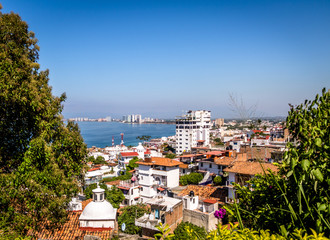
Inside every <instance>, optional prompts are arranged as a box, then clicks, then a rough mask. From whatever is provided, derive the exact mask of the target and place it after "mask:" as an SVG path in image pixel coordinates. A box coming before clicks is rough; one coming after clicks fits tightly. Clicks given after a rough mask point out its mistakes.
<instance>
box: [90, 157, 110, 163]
mask: <svg viewBox="0 0 330 240" xmlns="http://www.w3.org/2000/svg"><path fill="white" fill-rule="evenodd" d="M93 163H94V164H107V161H105V159H104V157H102V156H97V158H96V159H95V160H94V161H93Z"/></svg>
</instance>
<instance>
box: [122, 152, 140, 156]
mask: <svg viewBox="0 0 330 240" xmlns="http://www.w3.org/2000/svg"><path fill="white" fill-rule="evenodd" d="M120 155H122V156H123V157H134V156H139V154H138V153H137V152H121V153H120Z"/></svg>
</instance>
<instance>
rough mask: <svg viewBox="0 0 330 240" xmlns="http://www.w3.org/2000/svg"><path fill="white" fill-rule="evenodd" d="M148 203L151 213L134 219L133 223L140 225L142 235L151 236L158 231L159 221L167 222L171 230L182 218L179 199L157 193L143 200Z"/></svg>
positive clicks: (181, 207)
mask: <svg viewBox="0 0 330 240" xmlns="http://www.w3.org/2000/svg"><path fill="white" fill-rule="evenodd" d="M145 203H146V204H148V205H150V208H151V213H150V214H144V216H142V217H140V218H138V219H135V225H136V226H139V227H142V235H145V236H149V237H153V236H154V234H155V233H157V232H159V231H158V229H157V228H156V226H158V225H159V223H162V224H163V225H165V224H168V226H169V227H170V228H171V231H174V229H175V228H176V227H177V225H178V224H179V223H180V222H181V221H182V219H183V204H182V200H181V199H176V198H172V197H166V196H162V195H159V196H157V197H154V198H152V199H149V200H148V201H146V202H145Z"/></svg>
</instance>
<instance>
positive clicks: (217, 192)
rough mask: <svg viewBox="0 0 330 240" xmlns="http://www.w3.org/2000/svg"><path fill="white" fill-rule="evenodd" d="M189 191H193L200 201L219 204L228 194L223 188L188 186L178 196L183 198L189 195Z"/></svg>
mask: <svg viewBox="0 0 330 240" xmlns="http://www.w3.org/2000/svg"><path fill="white" fill-rule="evenodd" d="M190 191H193V192H194V194H195V196H198V197H199V198H200V199H201V200H205V199H212V200H217V201H221V202H224V201H225V197H226V196H227V194H228V193H227V192H228V190H227V189H225V188H217V187H210V186H198V185H188V186H187V188H185V189H184V190H182V191H181V192H180V193H179V194H178V195H179V196H182V197H183V196H186V195H189V193H190Z"/></svg>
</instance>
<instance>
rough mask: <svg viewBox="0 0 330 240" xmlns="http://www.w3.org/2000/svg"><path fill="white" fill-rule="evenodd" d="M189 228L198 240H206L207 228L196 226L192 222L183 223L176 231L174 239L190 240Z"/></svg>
mask: <svg viewBox="0 0 330 240" xmlns="http://www.w3.org/2000/svg"><path fill="white" fill-rule="evenodd" d="M187 228H188V229H190V230H191V231H193V232H194V234H195V235H196V236H198V239H205V238H206V235H207V232H206V230H205V228H202V227H199V226H196V225H194V224H192V223H190V222H181V223H180V224H179V225H178V226H177V227H176V229H175V230H174V235H175V236H174V237H173V240H180V239H189V237H190V236H189V233H188V232H187Z"/></svg>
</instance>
